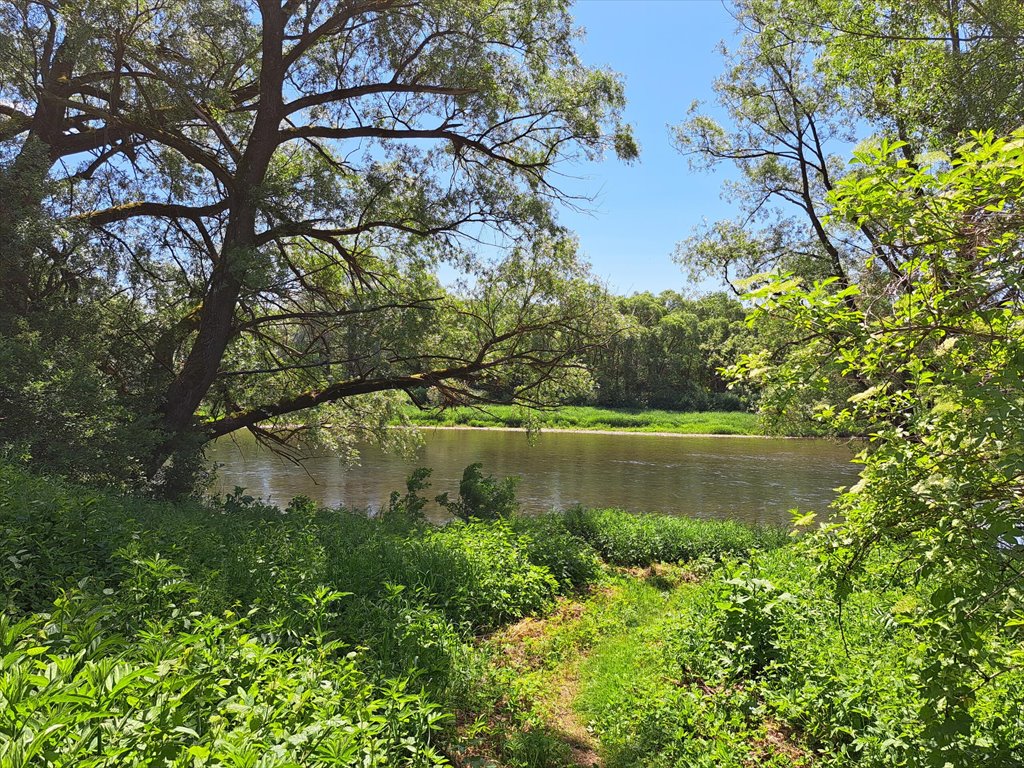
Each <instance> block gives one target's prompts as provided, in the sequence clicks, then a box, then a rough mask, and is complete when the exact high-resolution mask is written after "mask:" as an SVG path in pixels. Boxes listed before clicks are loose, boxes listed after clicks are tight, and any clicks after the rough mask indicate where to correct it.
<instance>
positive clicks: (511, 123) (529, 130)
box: [0, 0, 636, 476]
mask: <svg viewBox="0 0 1024 768" xmlns="http://www.w3.org/2000/svg"><path fill="white" fill-rule="evenodd" d="M566 6H567V4H566V3H565V2H561V1H559V0H536V1H534V2H511V1H510V0H490V1H488V2H479V0H349V1H348V2H318V1H316V0H311V1H310V2H292V1H291V0H288V1H287V2H269V1H267V2H258V3H257V2H242V1H241V0H238V1H237V2H220V3H216V2H215V3H207V2H203V3H197V2H187V1H186V2H176V1H173V0H168V1H167V2H162V3H161V2H154V3H147V4H136V5H133V6H131V7H129V6H124V5H123V4H121V3H115V2H111V3H103V2H100V3H74V2H68V3H64V2H61V3H52V2H49V1H48V0H40V1H39V2H34V1H32V0H27V1H26V0H22V1H21V2H6V3H4V4H3V10H2V14H0V27H2V31H3V33H4V34H3V35H0V38H2V39H3V40H4V43H3V45H4V46H6V50H5V56H4V64H3V66H2V70H0V117H2V122H0V141H2V147H3V162H4V166H3V179H4V184H5V192H6V191H7V190H14V191H15V192H16V193H17V195H18V197H17V201H18V206H17V207H16V208H15V212H16V216H15V217H12V218H10V219H9V220H8V221H9V224H8V225H7V226H10V227H11V229H12V230H16V231H17V232H18V233H23V232H24V230H25V226H24V225H25V222H30V221H32V220H38V219H45V220H47V221H49V222H51V226H50V227H49V230H50V234H48V235H47V236H45V237H43V238H39V237H36V238H26V237H24V236H20V235H19V237H18V238H12V239H11V240H10V243H11V245H9V246H3V247H4V249H5V250H4V265H5V267H7V266H9V267H10V268H11V274H12V275H20V276H22V277H19V278H18V279H17V280H15V279H10V280H7V281H5V287H4V293H5V299H6V301H5V310H4V311H5V312H6V313H7V316H8V317H7V321H8V324H10V323H15V324H16V323H22V325H24V323H25V319H26V318H31V317H38V315H39V313H46V312H48V311H50V310H52V308H53V304H54V301H55V299H54V298H53V295H52V293H47V292H41V291H40V290H39V286H40V285H42V284H45V285H60V286H64V288H65V290H63V291H62V292H61V294H60V295H61V296H63V297H65V298H64V299H62V300H63V301H65V302H68V301H70V302H72V303H74V302H81V301H82V300H83V299H82V297H81V295H80V294H78V293H76V292H72V293H73V294H74V296H73V297H72V298H67V296H68V293H69V292H68V291H67V290H66V286H67V285H68V284H69V283H76V284H77V283H80V282H81V280H82V278H83V277H87V278H88V279H89V280H90V281H91V282H90V284H91V285H92V286H93V290H92V292H91V293H90V294H89V296H88V300H89V301H91V302H92V303H93V304H94V305H95V304H96V303H97V302H100V303H102V307H103V310H104V311H103V316H104V317H105V318H106V322H107V323H108V324H109V326H110V328H111V334H113V336H114V337H115V338H116V339H117V342H118V343H117V344H114V345H108V347H107V348H106V349H107V350H108V351H107V352H103V353H102V354H98V355H97V357H98V358H102V359H97V360H96V365H97V367H98V368H99V370H100V371H101V372H103V373H104V375H106V376H107V377H108V378H109V379H110V381H111V382H112V387H113V388H114V389H115V390H116V391H117V392H119V393H121V395H122V396H124V397H126V398H128V399H130V400H131V401H132V402H134V403H139V402H144V403H146V407H145V408H143V409H141V410H140V409H139V408H136V411H139V412H137V413H136V414H135V415H136V418H137V419H138V420H139V421H140V422H142V421H145V422H146V423H147V424H148V425H149V426H150V427H152V434H154V435H157V437H156V438H154V440H153V441H152V444H151V445H150V446H148V447H147V448H146V451H145V455H144V456H139V457H136V458H137V463H138V465H139V467H140V470H141V471H142V472H143V473H144V474H146V475H149V476H152V475H153V474H154V473H156V472H157V470H158V469H159V468H160V467H161V466H165V467H166V466H167V465H166V460H167V459H168V458H170V457H172V456H174V455H175V454H178V456H179V463H180V458H181V457H182V456H184V455H186V454H188V453H190V452H191V453H194V449H195V447H196V446H197V445H201V444H202V443H203V442H205V441H207V440H209V439H212V438H213V437H216V436H218V435H221V434H224V433H226V432H228V431H231V430H233V429H237V428H250V429H253V430H255V431H257V432H259V433H260V434H262V435H264V436H266V435H269V434H270V433H271V432H272V431H273V430H274V427H275V425H276V426H280V425H282V424H286V425H288V426H289V427H294V426H296V425H307V426H314V427H320V426H322V425H324V424H325V423H333V424H335V425H337V424H339V423H341V422H342V421H343V419H342V418H341V417H340V416H339V412H338V410H337V408H334V410H332V406H337V405H338V404H351V403H352V402H353V401H352V400H351V398H352V397H353V396H355V395H367V394H372V393H378V392H388V391H395V390H406V391H409V392H410V393H413V395H414V396H416V397H422V396H423V393H424V392H425V391H427V390H430V391H432V392H433V393H434V396H440V397H442V398H445V397H446V398H449V399H452V398H454V399H465V398H481V399H488V398H493V397H502V398H516V397H519V398H523V399H526V400H528V401H543V400H545V399H546V398H547V397H549V396H550V393H551V392H552V391H555V390H557V389H558V388H559V387H563V386H568V384H567V383H566V380H565V376H564V375H563V374H564V373H565V372H567V371H568V372H570V373H571V371H572V370H573V366H574V364H575V360H576V356H577V355H578V353H579V351H580V350H581V349H583V348H585V347H586V346H587V345H588V344H590V343H592V342H593V341H594V340H595V339H596V338H597V335H598V333H597V330H598V329H597V328H596V327H595V326H596V325H597V324H599V323H600V322H601V315H600V313H599V312H595V311H594V306H595V302H596V301H597V298H598V296H597V292H596V291H595V290H593V289H592V288H590V287H589V286H588V284H587V282H586V279H585V273H584V271H583V270H582V269H581V267H580V266H579V264H578V263H577V262H576V259H575V256H574V253H573V247H572V242H571V240H570V239H569V238H567V237H566V234H565V233H564V232H563V231H562V230H561V228H560V227H559V226H558V224H557V222H556V220H555V218H554V215H553V204H554V203H555V202H557V201H559V200H561V199H563V195H562V193H561V192H560V191H559V189H558V188H557V186H555V184H554V183H553V182H552V174H551V170H552V169H554V168H557V167H558V166H559V164H560V163H563V162H565V161H569V160H572V159H573V158H574V157H577V156H580V155H585V156H595V155H597V154H600V153H602V152H604V151H605V150H606V149H609V148H611V149H614V150H615V151H616V152H617V153H618V154H619V155H620V156H622V157H625V158H627V159H628V158H631V157H633V156H634V155H635V153H636V148H635V146H634V144H633V142H632V140H631V138H630V135H629V132H628V129H627V128H626V127H624V126H622V125H621V124H620V123H619V121H618V117H617V115H618V110H619V109H620V108H621V106H622V103H623V96H622V88H621V85H620V83H619V81H618V79H617V78H616V77H615V76H614V75H613V74H611V73H609V72H607V71H603V70H595V69H590V68H587V67H585V66H584V65H583V64H582V63H581V62H580V61H579V59H578V58H577V55H576V52H575V50H574V45H575V41H576V38H577V37H578V34H579V33H578V31H577V30H576V29H575V28H574V27H573V25H572V22H571V17H570V16H569V15H568V12H567V7H566ZM35 229H36V230H38V229H39V228H35ZM15 243H16V244H15ZM69 254H73V259H76V260H77V261H76V262H75V263H76V265H77V266H78V268H79V270H80V272H81V274H78V273H75V274H73V273H72V271H70V270H68V269H67V268H66V267H65V264H63V263H62V261H61V260H62V259H63V260H64V261H68V260H69V259H71V258H72V256H70V255H69ZM442 262H447V263H449V264H451V265H453V266H454V267H455V269H456V270H457V271H461V272H462V273H463V274H464V275H465V276H466V278H465V280H464V282H463V283H462V284H461V287H460V288H458V289H457V290H456V291H454V292H445V291H443V290H441V288H440V286H439V283H438V281H437V279H436V277H435V276H434V273H435V270H436V267H437V266H438V265H439V264H440V263H442ZM12 316H13V319H12ZM15 321H16V322H15ZM29 325H31V323H29ZM9 400H10V401H11V404H10V407H11V408H17V397H16V396H12V397H11V398H9ZM361 402H365V400H364V401H361ZM349 421H355V422H358V423H361V424H365V423H366V419H365V418H363V417H360V418H358V419H355V420H351V419H350V420H349Z"/></svg>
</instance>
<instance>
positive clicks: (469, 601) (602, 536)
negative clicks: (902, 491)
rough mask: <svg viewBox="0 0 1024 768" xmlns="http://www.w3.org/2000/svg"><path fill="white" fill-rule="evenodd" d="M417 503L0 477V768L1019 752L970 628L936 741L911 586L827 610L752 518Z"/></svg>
mask: <svg viewBox="0 0 1024 768" xmlns="http://www.w3.org/2000/svg"><path fill="white" fill-rule="evenodd" d="M416 509H417V497H416V494H415V492H414V490H413V489H412V488H411V489H410V492H409V493H408V494H407V495H406V496H404V497H403V496H400V495H397V494H396V497H395V499H394V501H393V504H392V505H391V506H390V507H389V508H388V510H387V511H386V514H384V515H383V516H382V517H381V518H380V519H376V520H369V519H367V518H365V517H364V516H361V515H357V514H353V513H349V512H345V511H343V510H325V509H319V508H317V507H315V506H314V505H312V504H311V503H309V502H307V501H304V500H301V499H299V500H296V501H294V502H293V503H292V504H291V505H290V506H289V507H288V508H287V509H284V510H280V509H275V508H272V507H267V506H265V505H262V504H259V503H257V502H255V501H253V500H252V499H249V498H247V497H245V496H244V495H241V494H235V495H233V496H230V497H228V498H226V499H221V500H219V501H218V502H217V503H215V504H200V503H176V504H163V503H156V502H152V501H146V500H138V499H132V498H126V497H118V496H113V495H110V494H106V493H102V492H99V491H95V490H90V489H87V488H82V487H79V486H73V485H69V484H65V483H62V482H60V481H55V480H51V479H48V478H43V477H37V476H33V475H31V474H28V473H26V472H24V471H21V470H16V469H13V468H10V467H3V466H0V551H2V552H3V553H4V558H3V559H2V560H0V586H2V591H0V601H2V603H0V614H2V616H0V764H2V765H4V766H7V765H10V766H12V767H13V766H36V765H39V766H72V765H74V766H103V765H107V766H109V765H119V766H120V765H132V766H197V767H199V766H202V767H205V766H228V765H259V766H281V767H283V766H314V767H315V766H328V765H330V766H338V765H341V766H346V765H352V766H355V765H359V766H432V765H455V766H491V767H492V768H541V767H542V766H547V767H548V768H557V767H559V766H561V767H562V768H566V767H568V766H593V765H601V766H606V767H607V768H616V767H617V766H622V767H623V768H624V767H625V766H631V765H645V766H656V767H657V766H666V767H667V766H672V767H673V768H676V767H678V768H682V766H687V767H689V766H701V765H708V766H710V765H715V766H719V765H723V766H731V765H734V766H744V767H746V766H752V765H767V766H783V765H798V766H800V765H803V766H818V765H821V766H853V765H857V766H879V768H880V767H881V766H903V765H905V766H922V767H923V766H932V765H942V764H943V761H945V762H950V764H952V765H967V764H987V765H999V766H1012V765H1020V764H1022V763H1024V754H1022V751H1021V746H1020V745H1021V744H1022V743H1024V712H1022V709H1024V706H1022V696H1021V694H1020V691H1021V690H1024V675H1022V673H1021V672H1020V671H1019V669H1012V670H1011V671H1009V672H1007V673H1005V674H1002V675H999V676H995V677H991V679H988V673H987V669H988V667H987V665H988V664H989V663H990V660H991V659H995V658H996V657H998V656H999V655H1000V654H1006V653H1012V652H1013V649H1012V648H1006V647H1000V646H999V645H998V644H997V643H996V642H995V641H994V640H992V639H991V638H982V644H983V645H982V647H983V651H984V652H983V653H979V656H978V662H977V664H978V670H977V679H978V681H979V684H978V686H977V690H976V691H975V692H974V698H973V700H972V701H973V704H972V706H971V709H970V712H969V714H970V721H969V722H967V723H959V724H958V725H957V727H958V729H959V730H957V731H955V732H954V733H953V737H952V738H946V739H945V741H940V740H937V739H936V735H935V723H936V718H935V717H934V715H929V713H928V712H927V711H926V708H925V707H924V705H923V703H922V699H921V698H920V696H918V691H919V689H920V685H921V684H922V678H923V675H924V670H925V669H926V665H927V661H928V660H927V649H922V648H921V647H920V643H919V641H918V639H917V638H916V637H915V635H914V634H913V627H912V626H909V625H906V624H904V623H901V621H900V615H901V612H902V611H905V610H906V606H907V605H909V604H910V603H911V602H912V601H913V599H915V596H916V595H917V594H918V592H917V590H918V587H917V586H915V585H914V584H913V582H912V581H908V582H906V583H892V582H886V583H882V582H881V581H880V582H879V583H877V584H875V585H874V586H873V587H872V588H871V589H869V590H866V591H861V592H858V593H856V594H854V595H852V596H851V597H850V598H849V599H848V601H847V603H846V605H845V606H844V618H843V622H842V623H840V622H839V620H838V619H839V617H838V615H837V610H836V607H835V603H834V602H833V601H832V600H831V598H830V594H829V591H828V588H827V585H825V584H823V583H820V580H819V578H818V576H817V572H816V569H815V564H814V562H813V561H812V560H811V559H809V558H808V557H807V556H806V555H805V554H804V553H803V552H802V551H801V548H800V546H799V545H794V544H791V543H786V542H785V537H780V536H779V534H778V533H777V532H773V531H759V530H754V529H749V528H744V527H743V526H735V525H728V524H721V523H716V522H713V521H686V520H680V519H675V518H663V517H657V516H634V515H630V514H629V513H626V512H621V511H609V510H596V511H595V510H579V509H577V510H571V511H569V512H568V513H566V514H562V515H556V514H551V515H546V516H541V517H539V518H524V517H511V518H509V519H504V520H471V521H469V522H460V521H458V522H454V523H452V524H451V525H448V526H445V527H443V528H437V527H433V526H430V525H427V524H425V523H423V522H422V521H420V520H418V519H416V514H415V512H416ZM661 560H671V561H673V562H671V563H668V564H661V563H659V562H658V561H661ZM1003 666H1005V665H1003ZM993 668H995V667H993ZM999 668H1003V667H999ZM941 745H944V746H941ZM964 760H967V762H964Z"/></svg>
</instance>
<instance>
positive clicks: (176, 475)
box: [0, 0, 1024, 768]
mask: <svg viewBox="0 0 1024 768" xmlns="http://www.w3.org/2000/svg"><path fill="white" fill-rule="evenodd" d="M726 5H727V10H728V12H729V14H730V16H731V18H732V21H733V23H734V26H735V28H736V33H735V36H734V37H733V38H732V39H731V40H730V42H727V43H723V45H722V46H721V47H720V55H721V62H720V63H721V70H720V71H721V73H722V74H721V75H720V76H719V77H718V79H717V80H715V82H714V84H713V89H714V94H715V102H714V103H694V104H692V105H690V107H689V109H687V105H686V103H684V102H683V101H682V100H681V99H676V101H677V102H678V104H677V107H678V109H677V114H678V118H677V122H676V123H675V125H673V126H672V128H671V131H670V134H669V135H667V136H666V138H665V141H666V142H671V144H672V145H673V146H674V148H675V149H676V150H677V151H678V152H679V153H681V155H682V156H684V157H686V158H687V159H688V160H689V162H690V164H691V167H692V169H693V172H694V173H697V172H700V171H702V170H703V171H708V172H713V173H723V174H724V175H723V176H722V177H721V178H723V179H724V187H723V196H724V197H726V198H728V199H729V200H730V201H731V202H732V203H733V205H734V210H735V212H736V215H735V216H734V217H733V218H731V219H728V220H717V221H709V222H707V223H705V224H704V225H702V226H699V227H698V228H697V229H695V230H694V231H692V232H691V233H689V235H687V233H685V232H681V233H680V234H679V236H680V238H682V239H681V241H680V242H679V245H678V247H677V250H676V253H675V256H674V258H675V261H676V262H677V263H678V265H679V267H680V268H681V273H680V282H679V284H677V285H673V286H664V290H662V291H659V292H657V293H653V292H639V293H632V294H630V295H616V294H615V292H614V291H612V290H610V289H609V288H607V287H606V286H604V285H602V284H601V282H600V281H599V280H598V279H597V278H596V277H595V274H594V271H593V270H592V269H591V268H590V267H589V266H588V264H587V261H586V258H585V254H584V253H582V252H581V247H580V240H579V238H578V237H577V236H576V235H575V233H574V232H573V231H571V230H570V229H569V228H568V227H567V226H565V225H564V224H563V223H562V222H561V217H562V215H563V212H564V211H565V210H566V209H567V208H569V207H572V206H578V205H579V204H580V202H581V201H580V198H579V197H578V195H577V194H576V193H575V192H574V191H573V189H572V188H571V187H570V185H569V184H568V183H567V181H566V179H567V176H566V173H568V172H570V171H571V169H573V168H574V167H577V166H578V165H579V164H581V163H585V162H596V161H599V160H601V159H602V158H607V162H621V163H626V164H636V163H638V162H642V158H643V147H641V146H639V144H638V142H637V140H636V137H635V135H634V130H633V127H632V126H631V124H630V122H629V120H628V119H627V116H626V115H627V108H628V104H629V101H628V98H629V89H628V82H627V80H626V79H625V78H624V77H623V76H621V75H620V74H618V73H616V72H615V71H613V70H612V69H610V68H604V67H600V66H594V65H593V64H591V63H589V62H588V61H587V60H586V57H585V56H583V54H582V50H583V46H582V42H581V41H582V39H583V38H582V35H583V32H582V29H581V28H580V25H579V23H578V22H577V19H576V16H575V15H574V14H576V13H577V12H578V9H577V8H576V7H574V6H573V5H572V4H571V3H570V2H568V0H525V1H524V0H337V1H328V0H202V2H199V0H152V1H149V0H138V2H134V1H133V2H123V1H122V0H88V1H86V0H68V1H67V2H65V1H64V0H0V200H2V201H3V210H2V213H0V555H2V557H0V766H3V767H4V768H6V767H7V766H10V767H11V768H21V767H22V766H26V767H28V766H45V767H47V768H50V767H56V766H68V767H69V768H70V766H76V768H77V767H83V768H88V767H90V766H95V767H96V768H99V767H100V766H105V767H106V766H168V767H171V766H173V767H175V768H184V767H185V766H189V767H191V766H195V767H196V768H199V767H201V766H225V767H226V766H251V767H252V768H257V767H258V768H285V767H286V766H287V767H292V766H296V767H297V766H302V767H306V766H310V767H313V766H363V767H364V768H365V767H366V766H446V765H450V766H491V767H492V768H541V767H542V766H548V767H550V768H557V767H563V768H570V767H571V768H583V767H585V766H588V767H592V766H595V765H597V766H607V767H608V768H626V767H627V766H636V765H645V766H655V767H658V766H661V767H664V768H669V767H672V768H684V767H686V768H690V767H691V766H726V767H729V766H734V767H735V768H741V767H744V768H745V767H746V766H754V765H756V766H776V767H778V768H781V767H782V766H805V767H807V768H810V767H811V766H864V767H875V766H877V767H878V768H882V767H883V766H884V767H886V768H888V767H890V766H908V767H910V766H913V767H914V768H917V767H920V768H947V767H949V768H955V767H958V766H975V765H988V766H1000V767H1001V766H1007V768H1013V767H1014V766H1024V747H1022V745H1024V694H1022V691H1024V603H1022V591H1021V590H1022V580H1024V560H1022V553H1024V386H1022V381H1024V259H1022V258H1021V255H1022V242H1024V240H1022V234H1021V233H1022V217H1024V213H1022V201H1024V74H1022V73H1024V67H1022V66H1021V63H1022V60H1024V6H1022V5H1021V4H1020V3H1019V2H1016V0H920V2H914V3H906V2H895V1H894V0H733V1H732V2H729V3H727V4H726ZM647 10H648V11H649V12H653V11H650V9H647ZM623 12H624V13H625V12H627V11H626V10H624V11H623ZM679 33H680V35H681V36H685V35H692V34H694V32H693V30H689V31H687V30H680V32H679ZM707 42H708V45H709V46H710V45H711V43H712V42H713V41H710V40H709V41H707ZM665 98H666V99H673V96H672V93H671V90H670V89H668V88H667V89H666V93H665ZM680 183H681V184H683V183H685V180H684V181H681V182H680ZM627 257H628V255H627V254H624V256H623V258H627ZM708 281H717V282H716V283H715V284H717V285H718V286H719V288H720V290H719V289H714V290H710V291H703V290H698V289H697V288H696V286H701V285H707V284H708ZM488 406H496V408H498V409H500V408H506V409H515V412H516V413H517V414H530V413H538V414H545V413H547V414H551V413H555V414H557V413H558V412H559V409H560V408H564V409H565V412H566V413H569V412H570V409H571V408H580V407H583V406H601V407H609V408H612V407H614V408H628V409H632V410H634V411H638V412H640V413H641V414H642V413H647V412H649V411H650V410H651V409H664V410H667V411H691V412H705V411H750V412H756V413H757V418H758V424H759V427H758V429H759V431H761V432H762V434H763V435H797V434H801V435H808V434H810V435H820V436H830V437H831V438H832V439H836V436H856V438H857V439H856V440H855V441H853V442H851V443H850V447H851V451H852V452H853V455H854V463H855V465H856V467H857V468H858V471H859V476H858V478H857V480H856V482H854V483H852V484H851V485H850V486H849V487H843V488H841V489H838V491H837V495H835V500H834V502H833V503H832V505H831V507H829V508H827V509H815V510H811V509H795V510H793V514H792V516H791V518H792V519H791V522H790V523H789V524H787V525H784V526H779V525H753V524H747V523H742V522H737V521H735V520H733V519H710V518H706V517H703V516H697V517H687V516H679V515H671V514H658V512H659V510H642V511H638V510H637V509H633V510H631V511H627V510H623V509H610V508H609V509H604V508H585V507H583V506H580V505H575V506H573V505H570V504H566V505H563V507H562V508H559V509H554V510H552V511H551V512H550V513H546V514H531V515H528V514H524V513H523V512H522V511H521V510H520V502H519V499H518V498H517V484H516V480H515V479H514V478H511V477H508V475H509V474H510V473H509V471H506V468H504V467H500V466H481V464H480V463H479V462H474V463H471V464H469V466H467V467H466V470H465V472H464V474H463V475H462V479H461V482H459V483H458V487H457V488H456V487H445V484H444V483H441V482H438V481H437V479H436V478H433V477H432V472H431V469H430V468H429V467H424V468H419V469H415V470H414V471H412V472H411V473H410V475H409V477H408V480H407V482H406V484H405V487H404V488H392V489H390V491H391V492H390V494H389V495H388V496H387V500H386V501H385V502H384V503H383V504H382V505H381V507H380V508H379V509H378V510H376V513H375V514H372V515H371V514H368V513H367V510H363V509H347V508H345V507H344V506H342V507H330V506H325V505H323V504H320V503H318V502H316V501H314V500H312V499H310V498H307V497H304V496H297V497H295V498H294V499H292V501H291V502H290V503H288V504H282V505H278V506H275V505H272V504H269V503H267V502H265V501H262V500H260V499H259V498H255V497H254V496H253V495H250V494H249V493H248V492H247V491H246V490H245V489H243V488H238V489H235V491H234V492H231V493H221V494H216V493H213V492H212V491H210V488H211V485H210V481H211V477H212V475H213V474H214V473H215V471H216V467H214V466H212V463H211V462H210V461H209V460H208V451H209V450H210V447H211V446H212V445H214V443H215V442H216V441H218V440H223V439H226V438H227V439H230V438H229V436H232V435H237V434H239V433H240V432H246V433H248V435H250V436H252V437H253V438H254V439H256V440H257V441H259V443H260V444H261V445H263V446H266V447H268V448H269V449H272V450H275V451H278V452H279V453H282V454H290V453H293V452H301V451H303V450H311V451H312V450H335V451H339V452H343V451H344V450H345V449H346V447H348V448H351V447H352V446H356V445H362V444H374V445H380V446H383V447H385V448H394V449H396V450H398V449H401V448H402V447H403V445H406V444H407V443H408V442H409V441H410V440H414V439H415V432H414V430H412V429H408V428H407V427H412V426H414V424H415V422H416V418H415V414H416V413H418V412H420V411H422V412H424V413H427V414H434V416H431V417H428V420H429V418H434V417H436V418H438V419H443V418H444V414H448V413H452V412H454V411H455V410H457V409H459V408H472V409H481V408H482V409H484V410H486V408H487V407H488ZM410 414H413V415H410ZM517 418H518V417H517ZM524 418H527V419H529V418H530V417H528V416H527V417H524ZM658 418H665V419H668V418H670V417H669V416H665V417H661V416H659V417H658ZM527 426H530V425H529V424H528V425H527ZM396 427H400V428H396ZM745 429H747V427H743V428H739V427H737V430H736V431H739V432H743V431H744V430H745ZM636 439H654V438H653V437H650V436H637V437H636ZM669 439H680V438H675V437H672V438H669ZM723 439H725V438H723ZM729 439H733V440H740V439H751V440H753V438H740V437H733V438H729ZM761 439H767V438H764V437H762V438H761ZM817 439H823V438H817ZM680 444H681V443H680ZM816 444H817V443H816ZM727 470H728V467H724V473H725V474H727ZM296 471H298V472H301V471H302V470H301V468H299V469H297V470H296ZM632 471H635V472H640V471H641V468H640V467H634V469H633V470H632ZM492 472H496V473H498V476H495V475H493V474H490V473H492ZM431 505H433V507H432V506H431ZM435 507H436V508H439V509H441V510H443V512H444V514H445V515H446V517H445V521H444V523H445V524H441V525H439V524H437V523H436V521H432V519H431V518H430V517H429V516H428V515H427V511H428V510H429V509H433V508H435Z"/></svg>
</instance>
